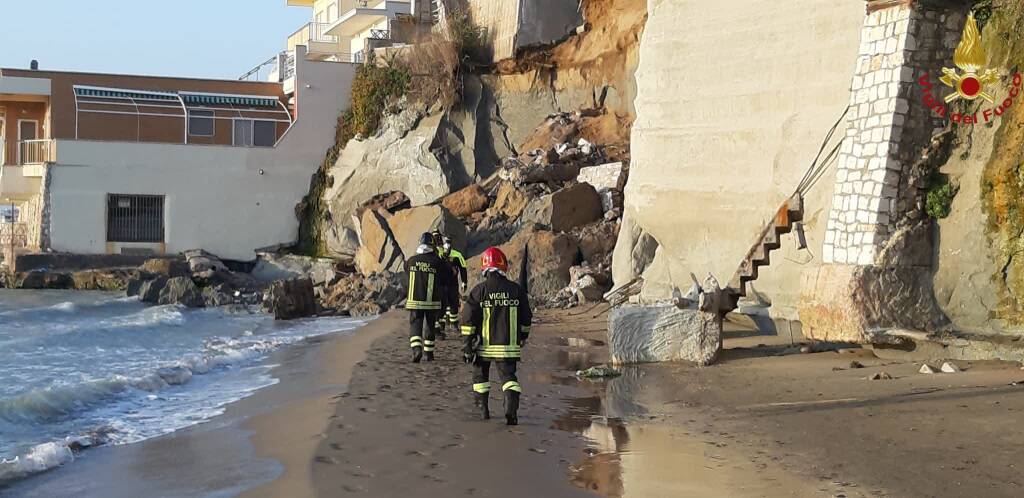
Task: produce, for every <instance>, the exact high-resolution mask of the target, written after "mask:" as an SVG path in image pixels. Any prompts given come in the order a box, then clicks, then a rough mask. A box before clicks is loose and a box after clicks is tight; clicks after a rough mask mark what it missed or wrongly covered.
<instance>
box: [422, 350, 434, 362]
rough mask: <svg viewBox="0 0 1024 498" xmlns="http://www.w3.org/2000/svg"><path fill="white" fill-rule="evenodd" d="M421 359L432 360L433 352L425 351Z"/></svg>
mask: <svg viewBox="0 0 1024 498" xmlns="http://www.w3.org/2000/svg"><path fill="white" fill-rule="evenodd" d="M423 359H424V360H427V361H434V352H433V351H427V352H426V353H424V354H423Z"/></svg>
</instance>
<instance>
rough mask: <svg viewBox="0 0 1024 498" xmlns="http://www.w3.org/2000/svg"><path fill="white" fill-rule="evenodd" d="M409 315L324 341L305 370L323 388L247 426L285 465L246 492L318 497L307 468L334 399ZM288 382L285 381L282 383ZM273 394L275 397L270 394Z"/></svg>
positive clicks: (258, 444)
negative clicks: (371, 352) (379, 341)
mask: <svg viewBox="0 0 1024 498" xmlns="http://www.w3.org/2000/svg"><path fill="white" fill-rule="evenodd" d="M401 318H404V314H400V313H398V312H395V311H391V312H389V313H385V314H383V315H380V316H378V317H377V318H375V319H373V320H371V321H369V322H367V323H366V324H364V325H363V326H362V327H359V328H357V329H355V330H354V331H353V332H352V333H351V334H346V335H343V336H337V337H332V338H330V339H328V340H327V341H325V344H322V345H320V347H319V348H318V351H317V356H318V358H317V359H316V365H314V366H312V368H311V369H310V370H309V371H307V372H305V374H307V375H308V380H309V381H312V382H314V383H316V384H320V386H319V387H316V388H314V389H313V390H312V391H311V392H309V393H308V394H307V395H305V396H302V397H289V398H288V399H287V401H284V402H282V403H280V404H278V405H277V406H276V407H275V408H274V409H273V410H270V411H268V412H266V413H263V414H260V415H255V416H253V417H251V418H249V419H248V420H246V421H245V422H244V423H243V424H242V427H243V428H244V429H246V430H247V431H251V432H252V436H251V437H250V441H251V442H252V444H253V445H254V446H255V454H256V455H257V457H260V458H272V459H274V460H275V461H277V462H279V463H280V464H281V465H282V466H283V467H284V470H283V472H282V473H281V474H280V475H279V476H278V477H276V478H275V479H272V480H270V481H269V482H265V483H263V484H260V485H257V486H255V487H253V488H250V489H247V490H246V491H245V492H244V493H243V494H242V496H247V497H263V496H266V497H278V496H313V495H314V494H315V493H314V486H313V482H312V480H311V477H310V475H309V474H308V473H307V472H305V469H307V468H308V467H309V466H310V465H311V462H313V461H314V459H315V456H316V455H315V453H316V450H317V447H318V446H319V445H320V441H321V439H323V438H324V437H325V431H326V430H327V428H328V426H329V425H330V421H331V418H332V416H333V415H334V402H335V400H336V399H337V398H338V395H339V394H340V393H341V392H344V391H346V390H347V388H348V384H349V381H350V380H351V378H352V372H353V371H354V370H355V368H356V364H357V363H359V362H361V361H363V359H364V358H365V357H366V355H367V352H368V351H369V349H370V345H371V344H373V342H374V341H376V340H377V339H378V338H380V337H382V336H383V335H384V334H386V333H387V332H389V331H390V330H391V327H394V326H395V325H396V323H395V322H403V320H401ZM282 384H285V381H284V379H281V382H279V383H278V384H277V385H282ZM268 396H270V395H269V394H268Z"/></svg>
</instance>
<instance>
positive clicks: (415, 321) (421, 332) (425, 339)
mask: <svg viewBox="0 0 1024 498" xmlns="http://www.w3.org/2000/svg"><path fill="white" fill-rule="evenodd" d="M438 314H439V313H438V312H437V311H427V310H411V311H409V347H411V348H423V352H425V353H432V352H434V340H435V338H436V336H437V317H438Z"/></svg>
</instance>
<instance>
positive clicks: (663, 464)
mask: <svg viewBox="0 0 1024 498" xmlns="http://www.w3.org/2000/svg"><path fill="white" fill-rule="evenodd" d="M643 376H644V375H643V371H642V369H639V368H630V369H626V370H625V371H624V372H623V376H622V377H619V378H616V379H612V380H610V381H607V382H606V383H604V386H603V387H604V389H603V390H600V391H598V395H596V396H588V397H581V398H574V399H567V400H565V401H566V403H567V404H568V407H569V408H568V410H567V412H566V413H565V414H563V415H562V416H561V417H559V418H558V419H556V420H555V422H554V424H553V426H554V428H557V429H560V430H564V431H569V432H573V433H575V434H579V435H581V436H583V437H584V438H586V440H587V441H588V445H589V451H588V455H587V456H586V457H584V459H583V461H582V462H580V463H579V464H578V465H573V466H570V470H571V475H570V480H571V482H572V483H573V484H574V485H576V486H579V487H580V488H583V489H587V490H590V491H592V492H594V493H597V494H599V495H601V496H607V497H615V498H619V497H624V498H641V497H662V496H730V497H766V496H768V497H772V496H808V495H810V494H812V490H808V489H806V487H805V485H804V483H803V482H801V481H800V480H799V479H798V478H797V477H795V476H792V475H790V474H788V473H786V472H784V471H782V470H781V469H775V468H765V466H764V465H759V464H755V463H753V462H751V461H749V460H748V459H746V458H743V457H742V456H740V455H738V454H733V453H731V452H730V451H729V450H728V448H726V447H725V445H715V444H711V443H710V442H708V441H704V440H702V439H701V438H700V437H699V436H697V435H692V434H689V433H686V432H685V431H683V430H682V429H680V428H678V427H673V426H670V425H668V424H662V423H655V422H651V421H650V417H639V416H640V415H643V414H646V413H648V410H647V409H646V408H645V407H644V406H643V405H642V404H641V403H640V402H639V401H638V400H637V395H638V394H639V393H640V392H641V389H640V388H641V385H642V384H641V382H640V379H641V378H642V377H643ZM641 418H642V419H643V421H641ZM797 490H800V491H797Z"/></svg>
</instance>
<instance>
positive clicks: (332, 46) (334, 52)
mask: <svg viewBox="0 0 1024 498" xmlns="http://www.w3.org/2000/svg"><path fill="white" fill-rule="evenodd" d="M330 27H331V25H330V24H329V23H324V22H310V23H306V24H305V25H303V26H302V27H301V28H299V29H298V30H296V31H295V32H294V33H292V35H291V36H289V37H288V52H295V46H296V45H305V46H306V53H307V56H308V57H310V58H312V59H332V58H334V59H341V60H349V59H350V58H351V55H350V54H349V45H348V40H342V38H341V37H339V36H334V35H330V34H327V30H328V29H329V28H330Z"/></svg>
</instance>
